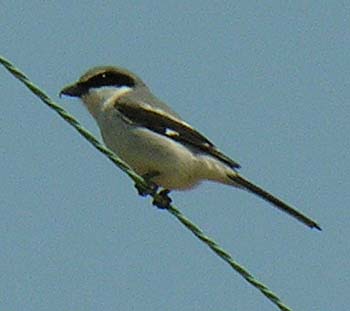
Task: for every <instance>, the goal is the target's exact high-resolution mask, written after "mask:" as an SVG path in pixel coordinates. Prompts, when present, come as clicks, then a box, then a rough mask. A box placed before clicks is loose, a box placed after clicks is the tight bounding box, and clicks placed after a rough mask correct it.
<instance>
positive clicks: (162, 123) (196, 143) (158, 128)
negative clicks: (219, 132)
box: [115, 99, 240, 169]
mask: <svg viewBox="0 0 350 311" xmlns="http://www.w3.org/2000/svg"><path fill="white" fill-rule="evenodd" d="M115 108H116V109H117V110H118V111H119V112H120V113H121V114H122V115H123V117H124V118H126V119H127V120H129V121H130V122H132V123H134V124H138V125H140V126H143V127H146V128H148V129H150V130H152V131H154V132H156V133H158V134H161V135H164V136H166V137H169V138H171V139H173V140H175V141H178V142H182V143H185V144H188V145H190V146H193V147H195V148H196V149H199V150H200V151H202V152H203V153H207V154H210V155H211V156H213V157H215V158H217V159H218V160H220V161H222V162H224V163H225V164H227V165H228V166H230V167H231V168H234V169H235V168H240V165H239V164H238V163H236V162H235V161H233V160H232V159H230V158H229V157H227V156H225V155H224V154H223V153H221V152H220V151H219V150H218V149H216V147H215V146H214V144H213V143H211V142H210V141H209V140H208V139H207V138H206V137H204V136H203V135H202V134H200V133H199V132H197V131H196V130H195V129H194V128H192V127H191V126H190V125H188V124H187V123H185V122H183V121H181V120H179V119H177V118H175V117H172V116H171V115H168V114H165V113H164V112H163V111H162V110H159V109H156V108H152V107H151V106H149V105H147V104H144V103H142V104H138V103H135V102H131V101H128V100H126V99H125V100H122V99H119V100H118V102H117V103H116V104H115Z"/></svg>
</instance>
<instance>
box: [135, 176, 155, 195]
mask: <svg viewBox="0 0 350 311" xmlns="http://www.w3.org/2000/svg"><path fill="white" fill-rule="evenodd" d="M158 175H159V172H157V171H152V172H148V173H146V174H144V175H142V178H143V179H144V180H145V181H146V182H147V184H148V187H147V186H146V187H145V186H143V185H140V184H137V183H135V188H136V189H137V192H138V193H139V195H141V196H143V197H145V196H147V195H149V194H150V195H156V193H157V191H158V185H157V184H156V183H154V182H152V181H151V179H152V178H154V177H156V176H158Z"/></svg>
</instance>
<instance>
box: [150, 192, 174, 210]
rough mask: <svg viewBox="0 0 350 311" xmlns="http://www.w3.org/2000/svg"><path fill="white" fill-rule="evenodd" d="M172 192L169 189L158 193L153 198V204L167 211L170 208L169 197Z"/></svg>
mask: <svg viewBox="0 0 350 311" xmlns="http://www.w3.org/2000/svg"><path fill="white" fill-rule="evenodd" d="M169 193H170V190H169V189H163V190H161V191H159V192H158V193H156V194H155V195H154V197H153V202H152V204H153V205H155V206H157V207H158V208H160V209H167V208H169V206H170V203H171V201H172V200H171V198H170V197H169V195H168V194H169Z"/></svg>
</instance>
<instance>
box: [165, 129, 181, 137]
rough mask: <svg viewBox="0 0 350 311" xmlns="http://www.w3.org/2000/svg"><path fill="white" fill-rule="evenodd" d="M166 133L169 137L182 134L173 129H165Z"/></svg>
mask: <svg viewBox="0 0 350 311" xmlns="http://www.w3.org/2000/svg"><path fill="white" fill-rule="evenodd" d="M165 135H166V136H169V137H178V136H180V134H179V133H178V132H177V131H174V130H172V129H165Z"/></svg>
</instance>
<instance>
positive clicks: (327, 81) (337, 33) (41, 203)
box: [0, 1, 350, 311]
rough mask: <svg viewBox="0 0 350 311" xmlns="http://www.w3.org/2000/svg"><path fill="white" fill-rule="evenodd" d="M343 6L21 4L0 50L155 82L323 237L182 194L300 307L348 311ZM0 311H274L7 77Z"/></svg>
mask: <svg viewBox="0 0 350 311" xmlns="http://www.w3.org/2000/svg"><path fill="white" fill-rule="evenodd" d="M349 14H350V10H349V5H348V4H345V2H340V1H331V2H330V1H317V2H316V1H308V2H306V1H293V2H291V1H288V2H283V3H281V2H280V1H270V2H257V1H240V2H237V3H233V2H232V1H191V2H188V1H176V2H175V1H162V2H160V1H128V2H126V1H89V2H83V1H81V2H80V3H72V2H71V1H60V2H55V3H54V2H50V1H30V2H28V1H16V2H10V1H7V2H6V3H5V4H3V5H2V9H1V11H0V25H1V34H0V42H1V51H0V53H1V54H2V55H3V56H5V57H7V58H9V59H10V60H11V61H13V62H14V63H15V64H16V65H17V66H19V67H20V68H21V69H22V70H23V71H25V72H26V74H27V75H28V76H29V77H30V78H31V79H32V80H33V81H34V82H35V83H37V84H38V85H39V86H41V87H42V88H43V89H44V90H45V91H46V92H47V93H48V94H49V95H50V96H52V98H53V99H55V100H56V101H57V102H58V103H60V104H61V105H63V106H64V107H65V108H66V109H67V110H69V111H70V112H71V113H72V114H74V115H75V116H76V117H77V118H78V119H79V120H80V121H81V122H82V123H83V125H84V126H86V127H87V128H88V129H90V130H91V131H92V132H94V133H95V134H96V135H99V132H98V128H97V127H96V125H95V123H94V121H93V120H92V118H91V117H90V116H89V115H88V113H87V111H86V110H85V109H84V108H83V106H82V105H81V104H80V103H79V102H78V101H77V100H73V99H59V98H58V92H59V91H60V89H61V88H62V87H63V86H64V85H66V84H68V83H70V82H72V81H74V80H75V79H77V78H78V77H79V76H80V75H81V74H82V73H83V72H84V71H86V70H87V69H88V68H90V67H92V66H95V65H104V64H115V65H118V66H123V67H127V68H129V69H130V70H132V71H134V72H136V73H137V74H138V75H139V76H141V77H142V78H143V79H144V80H145V81H146V82H147V84H148V85H149V86H150V87H151V89H152V90H153V91H154V93H156V94H157V95H158V96H159V97H160V98H161V99H163V100H164V101H166V102H168V103H169V104H170V105H171V106H172V108H173V109H174V110H176V111H178V112H179V113H180V114H181V116H182V117H183V118H184V119H185V120H186V121H188V122H189V123H191V124H192V125H194V126H195V127H197V128H198V129H199V130H200V131H201V132H203V133H204V134H205V135H206V136H208V137H209V138H210V140H212V141H214V142H215V143H216V145H217V146H218V147H219V148H220V149H221V150H223V151H224V152H225V153H226V154H228V155H229V156H231V157H232V158H234V159H235V160H237V161H238V162H239V163H240V164H241V165H242V169H241V173H242V174H243V175H244V176H246V177H248V178H250V179H251V180H253V181H255V182H256V183H258V184H260V185H262V186H264V187H265V188H266V189H268V190H269V191H271V192H272V193H274V194H276V195H278V196H280V197H281V198H283V199H285V200H286V201H287V202H289V203H291V204H293V205H294V206H296V207H298V208H299V209H300V210H301V211H303V212H304V213H305V214H307V215H309V216H312V217H313V218H314V219H316V220H317V221H318V222H319V223H320V224H321V226H322V227H323V229H324V230H323V231H322V232H317V231H315V230H309V229H308V228H306V227H304V226H303V225H301V224H299V223H298V222H296V221H295V220H294V219H292V218H291V217H289V216H287V215H285V214H282V213H280V212H279V211H277V210H276V209H274V208H272V207H271V206H270V205H269V204H267V203H266V202H264V201H262V200H260V199H258V198H256V197H254V196H253V195H250V194H248V193H245V192H243V191H239V190H235V189H230V188H229V187H226V186H220V185H217V184H213V183H205V184H203V185H201V186H200V187H198V188H197V189H195V190H193V191H189V192H183V193H180V192H178V193H174V194H173V199H174V202H175V204H176V206H178V207H179V208H180V209H181V210H182V211H183V212H184V213H185V214H186V215H187V216H188V217H189V218H190V219H191V220H193V221H194V222H195V223H197V224H198V225H199V226H200V227H201V228H202V229H203V230H204V231H205V232H206V233H207V234H208V235H210V236H212V237H213V238H214V239H215V240H217V241H218V242H219V243H220V245H222V246H223V247H224V248H225V249H226V250H227V251H229V252H230V253H231V254H232V255H233V256H234V258H235V259H237V260H238V261H239V262H240V263H242V264H243V265H244V266H245V267H247V268H248V269H249V270H250V271H251V272H252V273H253V274H254V275H256V277H257V278H258V279H260V280H261V281H263V282H264V283H266V284H267V285H268V286H269V287H270V288H271V289H272V290H273V291H275V292H276V293H277V294H278V295H279V296H280V297H281V298H282V300H283V301H284V302H285V303H286V304H287V305H288V306H290V307H291V308H292V309H293V310H333V311H334V310H335V311H338V310H339V311H340V310H346V309H347V308H348V294H349V288H350V263H349V253H350V245H349V240H350V229H349V220H350V219H349V206H348V204H349V199H350V194H349V193H350V192H349V185H350V178H349V175H350V174H349V167H350V165H349V163H350V152H349V148H350V143H349V141H350V140H349V133H350V122H349V97H350V91H349V89H350V88H349V86H350V78H349V71H350V58H349V55H350V53H349V52H350V51H349V50H350V48H349V39H350V30H349V19H350V15H349ZM0 87H1V94H2V101H1V105H0V109H1V112H0V115H1V117H0V172H1V176H2V185H1V191H0V211H1V215H2V216H1V218H0V249H1V251H0V306H1V309H2V310H26V311H28V310H29V311H31V310H33V311H34V310H35V311H41V310H50V311H56V310H57V311H58V310H76V311H80V310H84V311H85V310H94V311H96V310H104V311H109V310H263V311H264V310H275V309H276V310H277V308H276V307H274V306H273V305H272V304H271V302H269V301H268V300H267V299H266V298H265V297H263V296H262V295H261V294H260V293H259V292H258V291H257V290H255V289H254V288H252V287H251V286H250V285H249V284H247V283H246V282H245V281H244V280H243V279H242V278H241V277H240V276H239V275H238V274H237V273H235V272H233V271H232V270H230V268H229V267H228V266H227V265H226V264H225V263H224V262H223V261H222V260H220V259H218V257H216V256H215V255H213V253H212V252H211V251H210V250H209V249H207V247H206V246H204V245H203V244H202V243H200V242H199V241H198V240H197V239H196V238H194V237H193V236H192V235H191V234H190V233H189V232H188V231H187V230H186V229H185V228H184V227H182V226H181V225H180V224H179V223H178V221H177V220H176V219H174V218H173V217H172V216H171V215H170V214H168V213H166V212H164V211H159V210H157V209H155V208H154V207H152V205H151V203H150V200H148V199H142V198H141V197H138V196H137V195H136V192H135V189H134V188H133V185H132V183H131V182H130V180H129V179H128V177H126V176H125V175H124V174H123V173H122V172H121V171H119V170H118V169H115V167H114V166H113V165H112V164H111V163H110V162H109V161H108V160H106V159H105V158H104V157H103V156H102V155H101V154H100V153H99V152H97V151H96V150H95V149H93V148H92V147H91V146H90V145H89V144H88V143H87V142H86V141H85V140H84V139H82V138H81V137H80V136H79V135H78V134H77V133H76V132H75V131H74V130H72V128H71V127H69V126H68V125H67V124H66V123H65V122H63V121H62V120H61V119H60V118H59V117H58V116H57V115H56V114H55V113H53V112H52V111H51V110H50V109H48V108H47V107H46V106H44V105H43V104H42V103H41V102H40V101H39V100H38V99H37V98H36V97H35V96H33V94H31V93H30V92H28V90H27V89H26V88H25V87H24V86H23V85H22V84H20V83H19V82H18V81H17V80H15V79H14V78H13V77H12V76H10V75H9V73H8V72H7V71H5V70H4V69H1V70H0Z"/></svg>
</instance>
